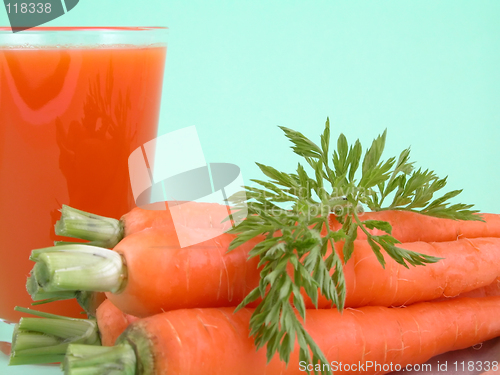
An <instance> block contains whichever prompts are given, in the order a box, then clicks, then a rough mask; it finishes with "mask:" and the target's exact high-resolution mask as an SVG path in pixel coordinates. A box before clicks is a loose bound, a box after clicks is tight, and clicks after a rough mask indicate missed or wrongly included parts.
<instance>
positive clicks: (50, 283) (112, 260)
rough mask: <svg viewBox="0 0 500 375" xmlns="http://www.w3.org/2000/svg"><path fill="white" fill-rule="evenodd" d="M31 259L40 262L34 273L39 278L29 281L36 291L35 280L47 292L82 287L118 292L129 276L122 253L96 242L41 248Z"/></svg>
mask: <svg viewBox="0 0 500 375" xmlns="http://www.w3.org/2000/svg"><path fill="white" fill-rule="evenodd" d="M54 249H57V251H54ZM30 259H31V260H33V261H35V262H36V265H35V267H34V268H33V271H32V275H31V277H32V278H34V280H36V281H34V280H29V281H28V289H30V290H29V291H30V292H33V289H32V288H30V287H31V286H32V285H34V284H35V285H38V286H39V287H41V288H42V290H43V292H44V293H54V294H56V293H58V292H62V293H64V294H65V293H67V291H78V290H86V291H95V292H103V291H112V292H117V291H118V290H119V289H120V287H121V285H122V282H123V280H124V279H125V277H126V270H125V267H124V265H123V262H122V259H121V257H120V255H119V254H118V253H116V252H114V251H109V250H106V249H103V248H100V247H95V246H87V245H66V246H55V247H49V248H43V249H37V250H33V251H32V253H31V257H30ZM36 292H38V291H35V293H36ZM35 296H36V295H35Z"/></svg>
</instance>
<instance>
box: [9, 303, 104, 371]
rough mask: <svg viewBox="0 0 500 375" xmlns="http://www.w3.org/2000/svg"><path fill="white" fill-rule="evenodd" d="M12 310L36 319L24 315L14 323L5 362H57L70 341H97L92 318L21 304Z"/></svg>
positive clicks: (84, 342) (93, 342)
mask: <svg viewBox="0 0 500 375" xmlns="http://www.w3.org/2000/svg"><path fill="white" fill-rule="evenodd" d="M16 310H17V311H20V312H24V313H29V314H32V315H35V316H37V318H32V317H24V318H21V320H20V321H19V323H18V324H16V326H15V328H14V333H13V337H12V350H11V355H10V361H9V365H28V364H42V363H53V362H61V361H62V360H63V359H64V355H65V353H66V349H67V347H68V345H69V344H70V343H82V344H87V345H100V343H101V342H100V339H99V334H98V330H97V323H96V321H95V320H91V319H90V320H89V319H76V318H67V317H63V316H59V315H54V314H48V313H43V312H39V311H34V310H31V309H25V308H21V307H16Z"/></svg>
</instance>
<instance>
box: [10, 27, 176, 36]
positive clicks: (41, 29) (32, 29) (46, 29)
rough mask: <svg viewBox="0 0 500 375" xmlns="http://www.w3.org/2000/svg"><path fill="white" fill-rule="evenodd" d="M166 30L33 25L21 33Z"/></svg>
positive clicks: (159, 28)
mask: <svg viewBox="0 0 500 375" xmlns="http://www.w3.org/2000/svg"><path fill="white" fill-rule="evenodd" d="M164 30H165V31H168V27H165V26H35V27H30V28H29V29H26V30H23V31H22V33H23V34H26V33H34V32H36V33H50V32H58V31H70V32H76V31H112V32H117V31H164ZM1 32H10V33H11V32H12V27H10V26H0V33H1Z"/></svg>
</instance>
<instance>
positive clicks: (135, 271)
mask: <svg viewBox="0 0 500 375" xmlns="http://www.w3.org/2000/svg"><path fill="white" fill-rule="evenodd" d="M186 231H187V232H186V235H196V233H195V232H191V231H189V230H188V229H186ZM232 239H233V235H231V234H224V235H222V236H219V237H216V238H214V239H212V240H210V241H206V242H203V243H201V244H198V245H194V246H190V247H186V248H180V247H179V245H178V242H177V239H176V237H175V236H174V235H173V234H171V233H170V234H169V232H168V231H165V230H162V228H150V229H146V230H143V231H141V232H138V233H135V234H134V235H131V236H128V237H126V238H125V239H124V240H123V241H121V242H120V243H119V244H118V245H117V246H116V247H115V249H114V251H111V250H106V249H100V248H95V247H89V246H84V245H68V246H66V247H64V246H62V247H52V248H47V249H41V250H35V251H33V254H32V260H34V261H36V262H37V263H36V265H35V267H34V269H33V276H34V277H35V280H36V282H35V283H34V284H36V285H40V286H41V287H42V288H43V289H44V290H46V291H47V292H51V291H64V290H66V289H68V290H71V289H76V290H97V291H105V292H107V297H108V298H109V299H110V300H111V302H113V304H115V305H116V306H117V307H118V308H120V309H121V310H122V311H123V312H125V313H127V314H131V315H134V316H139V317H145V316H149V315H153V314H157V313H160V312H162V311H168V310H173V309H180V308H194V307H224V306H236V305H238V304H239V303H240V302H241V301H242V300H243V298H244V297H245V296H246V295H247V294H248V293H249V292H250V291H251V290H252V289H253V288H255V287H256V286H257V285H258V282H259V269H258V267H257V259H256V258H252V259H250V260H247V257H248V251H249V249H250V248H252V247H253V245H254V244H255V243H250V242H248V243H245V244H243V245H242V246H239V247H238V248H236V249H235V250H234V251H232V252H230V253H227V249H228V245H229V243H230V242H231V241H232ZM255 241H257V240H255ZM400 246H401V247H402V248H405V249H407V250H410V251H414V252H420V253H424V254H428V255H431V256H436V257H439V258H444V259H442V260H440V261H439V262H437V263H434V264H428V265H426V266H425V267H412V268H409V269H407V268H405V267H403V266H401V265H400V264H398V263H396V262H395V261H394V260H392V258H389V257H387V256H386V258H389V259H387V264H386V266H385V269H384V268H382V267H381V266H380V264H379V261H378V259H377V257H376V256H375V254H374V253H373V251H372V249H371V248H370V246H369V245H368V243H367V241H356V242H355V246H354V252H353V255H352V258H351V259H350V260H349V262H347V264H346V265H345V266H344V273H345V278H346V289H347V292H346V304H345V306H347V307H359V306H364V305H381V306H400V305H408V304H410V303H414V302H419V301H426V300H431V299H436V298H439V297H442V296H456V295H458V294H460V293H464V292H468V291H471V290H473V289H477V288H480V287H484V286H487V285H489V284H491V283H492V282H494V281H495V280H497V278H499V277H500V263H499V262H498V261H497V259H498V258H499V257H500V238H476V239H461V240H456V241H450V242H435V243H426V242H413V243H404V244H401V245H400ZM336 251H337V252H338V253H339V254H341V253H342V243H340V242H338V243H336ZM96 254H97V256H96ZM78 265H81V266H80V267H74V266H78ZM111 265H112V266H113V267H114V268H107V267H111ZM68 267H69V269H68ZM99 267H102V269H103V270H105V272H104V271H99ZM291 272H292V270H291V269H290V272H289V273H291ZM306 302H307V306H308V307H312V306H313V305H312V303H311V301H310V300H308V298H307V299H306ZM330 306H331V302H329V301H328V300H327V299H326V298H324V297H321V298H319V307H321V308H327V307H330Z"/></svg>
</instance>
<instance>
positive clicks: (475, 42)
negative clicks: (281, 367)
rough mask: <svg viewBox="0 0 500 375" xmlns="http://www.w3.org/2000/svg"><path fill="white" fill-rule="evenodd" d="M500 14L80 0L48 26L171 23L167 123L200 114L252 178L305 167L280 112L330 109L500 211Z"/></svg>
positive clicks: (465, 4)
mask: <svg viewBox="0 0 500 375" xmlns="http://www.w3.org/2000/svg"><path fill="white" fill-rule="evenodd" d="M499 20H500V1H498V0H490V1H486V0H474V1H471V0H467V1H463V0H419V1H416V0H411V1H410V0H392V1H388V0H364V1H357V0H342V1H339V0H330V1H320V0H309V1H306V0H302V1H297V0H281V1H276V0H275V1H273V0H267V1H262V0H252V1H250V0H247V1H236V0H232V1H229V0H227V1H201V0H198V1H186V0H184V1H180V0H178V1H171V0H135V1H132V0H119V1H116V0H80V3H79V4H78V5H77V6H76V7H75V8H74V9H73V10H72V11H71V12H69V13H68V14H67V15H65V16H63V17H60V18H59V19H56V20H54V21H52V22H50V23H48V24H47V25H51V26H112V25H128V26H137V25H144V26H168V27H169V28H170V34H169V40H168V44H169V48H168V54H167V55H168V56H167V64H166V75H165V85H164V94H163V102H162V109H161V111H162V112H161V125H160V132H161V133H165V132H168V131H171V130H175V129H178V128H182V127H186V126H191V125H196V127H197V129H198V133H199V135H200V138H201V142H202V145H203V147H204V152H205V156H206V158H207V160H208V161H210V162H232V163H235V164H237V165H239V166H240V167H241V168H242V169H243V176H244V178H245V179H246V180H248V179H249V178H256V177H261V175H260V173H259V172H258V169H257V168H256V167H255V165H254V162H255V161H259V162H263V163H266V164H270V165H273V166H276V167H277V168H282V169H284V170H291V169H292V168H294V167H295V166H296V162H297V160H298V159H297V158H295V156H293V154H292V153H291V152H290V150H289V149H288V143H287V141H286V140H285V138H284V137H283V136H282V134H281V131H280V130H279V129H278V128H277V125H284V126H287V127H290V128H293V129H297V130H300V131H302V132H304V133H305V134H307V135H310V136H311V137H316V136H318V135H319V133H320V132H321V131H322V129H323V125H324V121H325V119H326V117H327V116H329V117H330V120H331V122H332V124H333V130H334V131H333V134H334V135H335V136H336V135H338V133H339V132H344V133H345V134H346V135H347V137H348V139H349V140H354V139H355V138H358V137H359V138H360V139H361V141H362V143H363V145H365V146H366V145H367V143H368V142H370V141H371V140H372V139H373V138H374V137H375V136H376V135H377V134H379V133H381V132H382V131H383V130H384V129H385V128H387V129H388V143H387V150H386V151H387V152H386V154H385V155H386V156H392V155H396V154H397V153H399V152H400V151H401V150H402V149H403V148H405V147H407V146H411V147H412V154H413V159H414V160H416V161H417V166H422V167H424V168H427V167H429V168H432V169H435V170H436V172H437V173H438V174H439V175H440V176H445V175H449V189H458V188H463V189H464V192H463V194H462V195H461V198H460V201H462V202H464V203H475V204H476V207H477V208H478V209H480V210H481V211H485V212H496V213H500V200H499V199H498V194H497V189H498V186H499V184H500V178H499V175H498V173H497V171H498V166H497V165H498V160H499V159H500V150H499V148H498V143H499V136H500V127H499V125H500V105H499V104H500V21H499ZM7 23H8V19H7V15H6V12H5V10H3V9H0V24H2V25H7ZM12 371H13V370H12ZM10 373H11V372H9V374H10ZM12 373H13V374H14V372H12ZM20 373H22V372H20Z"/></svg>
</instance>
